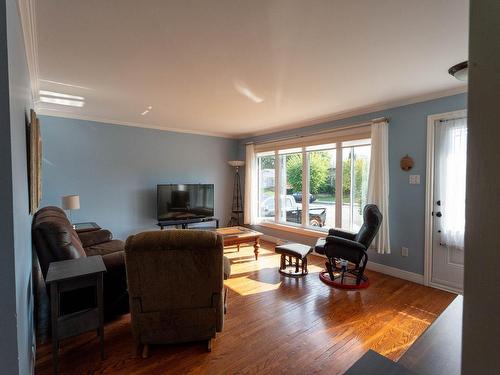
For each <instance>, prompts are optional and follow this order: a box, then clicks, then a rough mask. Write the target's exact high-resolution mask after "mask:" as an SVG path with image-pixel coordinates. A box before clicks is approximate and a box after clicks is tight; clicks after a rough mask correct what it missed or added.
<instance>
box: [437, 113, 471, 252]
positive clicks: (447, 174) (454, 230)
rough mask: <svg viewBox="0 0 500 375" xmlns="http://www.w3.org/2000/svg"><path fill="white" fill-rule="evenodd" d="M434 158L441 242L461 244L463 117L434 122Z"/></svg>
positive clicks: (464, 122)
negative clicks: (435, 160)
mask: <svg viewBox="0 0 500 375" xmlns="http://www.w3.org/2000/svg"><path fill="white" fill-rule="evenodd" d="M436 158H437V165H436V166H437V169H438V171H437V172H438V173H439V178H437V180H436V194H437V195H436V197H435V200H436V201H437V200H440V201H441V206H439V211H441V213H442V214H443V216H441V218H440V221H439V224H440V229H441V242H443V243H444V244H446V246H448V247H453V248H457V249H462V250H463V248H464V230H465V176H466V166H467V120H466V119H465V118H463V119H453V120H446V121H441V122H440V123H438V124H437V126H436Z"/></svg>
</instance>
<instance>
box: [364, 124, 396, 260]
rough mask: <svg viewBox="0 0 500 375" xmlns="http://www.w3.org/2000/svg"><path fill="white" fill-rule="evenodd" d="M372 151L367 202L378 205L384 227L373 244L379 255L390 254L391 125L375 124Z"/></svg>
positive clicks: (372, 129)
mask: <svg viewBox="0 0 500 375" xmlns="http://www.w3.org/2000/svg"><path fill="white" fill-rule="evenodd" d="M371 133H372V149H371V157H370V174H369V177H368V195H367V202H368V203H373V204H376V205H377V206H378V208H379V210H380V212H381V213H382V216H383V219H382V225H381V226H380V229H379V232H378V234H377V236H376V237H375V239H374V240H373V243H372V248H374V249H375V250H377V252H378V253H379V254H390V253H391V244H390V234H389V124H388V122H387V121H380V122H374V123H372V126H371Z"/></svg>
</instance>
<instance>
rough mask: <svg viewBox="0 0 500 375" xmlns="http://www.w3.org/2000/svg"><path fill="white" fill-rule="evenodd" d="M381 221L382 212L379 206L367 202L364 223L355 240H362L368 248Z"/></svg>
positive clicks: (364, 210)
mask: <svg viewBox="0 0 500 375" xmlns="http://www.w3.org/2000/svg"><path fill="white" fill-rule="evenodd" d="M381 223H382V214H381V212H380V211H379V209H378V207H377V206H376V205H374V204H367V205H366V206H365V208H364V209H363V225H362V226H361V228H360V230H359V232H358V234H357V235H356V237H355V238H354V241H356V242H361V243H362V244H363V245H365V247H367V248H368V246H370V244H371V243H372V241H373V239H374V238H375V236H376V234H377V232H378V229H379V227H380V224H381Z"/></svg>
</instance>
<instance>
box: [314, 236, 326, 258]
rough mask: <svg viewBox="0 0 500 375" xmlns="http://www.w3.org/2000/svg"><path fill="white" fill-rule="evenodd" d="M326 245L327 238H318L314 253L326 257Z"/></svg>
mask: <svg viewBox="0 0 500 375" xmlns="http://www.w3.org/2000/svg"><path fill="white" fill-rule="evenodd" d="M325 244H326V237H322V238H318V240H317V241H316V245H314V251H315V252H317V253H318V254H322V255H325Z"/></svg>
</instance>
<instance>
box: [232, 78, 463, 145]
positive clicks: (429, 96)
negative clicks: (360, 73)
mask: <svg viewBox="0 0 500 375" xmlns="http://www.w3.org/2000/svg"><path fill="white" fill-rule="evenodd" d="M465 92H467V85H462V86H459V87H455V88H452V89H447V90H440V91H433V92H429V93H426V94H422V95H415V96H411V97H406V98H402V99H396V100H389V101H386V102H380V103H376V104H372V105H368V106H363V107H359V108H356V109H353V110H349V111H344V112H338V113H332V114H329V115H326V116H320V117H315V118H312V119H307V120H303V121H297V122H293V123H291V124H287V125H283V126H278V127H272V128H271V127H270V128H269V130H264V131H261V132H255V133H247V134H243V135H239V136H238V137H237V138H239V139H245V138H252V137H258V136H261V135H267V134H273V133H277V132H281V131H286V130H298V129H300V128H303V127H307V126H311V125H319V124H324V123H327V122H332V121H339V120H344V119H348V118H351V117H355V116H361V115H366V114H368V113H373V112H379V111H384V110H386V109H391V108H397V107H402V106H405V105H410V104H416V103H421V102H426V101H429V100H434V99H439V98H444V97H447V96H453V95H458V94H463V93H465Z"/></svg>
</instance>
